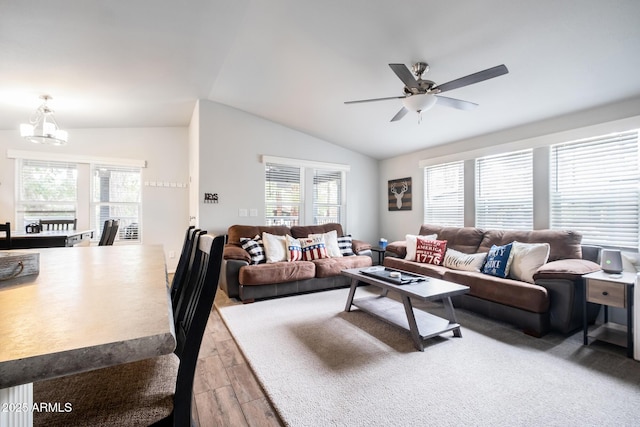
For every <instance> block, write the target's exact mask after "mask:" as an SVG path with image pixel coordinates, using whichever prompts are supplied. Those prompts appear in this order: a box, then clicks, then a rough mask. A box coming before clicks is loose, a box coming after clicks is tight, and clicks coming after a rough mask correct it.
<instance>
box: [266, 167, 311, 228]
mask: <svg viewBox="0 0 640 427" xmlns="http://www.w3.org/2000/svg"><path fill="white" fill-rule="evenodd" d="M300 169H301V168H300V167H296V166H288V165H280V164H275V163H266V164H265V220H266V225H285V226H287V227H291V226H293V225H298V224H299V223H300V214H301V208H302V205H301V200H302V194H301V188H302V181H301V174H300Z"/></svg>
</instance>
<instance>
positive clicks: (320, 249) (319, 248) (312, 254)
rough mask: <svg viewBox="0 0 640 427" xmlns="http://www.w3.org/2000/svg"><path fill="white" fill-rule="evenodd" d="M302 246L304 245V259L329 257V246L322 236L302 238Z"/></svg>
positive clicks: (311, 259)
mask: <svg viewBox="0 0 640 427" xmlns="http://www.w3.org/2000/svg"><path fill="white" fill-rule="evenodd" d="M300 246H302V259H304V260H305V261H313V260H314V259H323V258H329V254H328V253H327V246H326V245H325V244H324V239H322V237H311V238H309V237H308V238H306V239H300Z"/></svg>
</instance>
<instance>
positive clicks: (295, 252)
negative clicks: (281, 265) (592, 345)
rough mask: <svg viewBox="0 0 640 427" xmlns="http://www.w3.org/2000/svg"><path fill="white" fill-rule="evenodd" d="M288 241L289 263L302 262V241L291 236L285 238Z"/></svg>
mask: <svg viewBox="0 0 640 427" xmlns="http://www.w3.org/2000/svg"><path fill="white" fill-rule="evenodd" d="M285 238H286V240H287V261H289V262H293V261H301V260H302V246H301V245H300V240H298V239H296V238H293V237H291V236H289V235H288V234H287V235H286V236H285Z"/></svg>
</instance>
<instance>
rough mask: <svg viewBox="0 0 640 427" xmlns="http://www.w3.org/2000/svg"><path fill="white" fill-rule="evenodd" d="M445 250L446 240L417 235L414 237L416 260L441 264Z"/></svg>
mask: <svg viewBox="0 0 640 427" xmlns="http://www.w3.org/2000/svg"><path fill="white" fill-rule="evenodd" d="M446 251H447V241H446V240H433V239H429V238H424V237H420V236H418V238H417V239H416V259H415V260H416V261H418V262H423V263H425V264H433V265H441V264H442V261H443V260H444V254H445V252H446Z"/></svg>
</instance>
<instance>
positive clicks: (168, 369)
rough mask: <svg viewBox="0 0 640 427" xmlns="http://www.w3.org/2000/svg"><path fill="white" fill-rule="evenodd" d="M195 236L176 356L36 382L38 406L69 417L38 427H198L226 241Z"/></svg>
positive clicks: (37, 421)
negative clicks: (197, 399)
mask: <svg viewBox="0 0 640 427" xmlns="http://www.w3.org/2000/svg"><path fill="white" fill-rule="evenodd" d="M203 233H205V232H198V233H197V234H196V235H195V238H194V241H193V244H194V246H195V251H194V256H193V262H192V263H191V265H190V266H188V269H187V273H186V275H187V277H186V278H185V281H184V283H183V286H181V287H180V288H179V290H178V291H177V292H176V295H175V296H176V299H177V304H176V309H175V310H174V326H175V333H176V341H177V345H176V349H175V351H174V353H173V354H170V355H166V356H159V357H154V358H151V359H145V360H142V361H139V362H134V363H127V364H125V365H117V366H112V367H109V368H104V369H98V370H95V371H90V372H86V373H82V374H77V375H70V376H66V377H61V378H56V379H52V380H46V381H40V382H35V383H34V384H33V398H34V402H65V403H66V402H68V403H69V404H70V405H72V407H73V410H72V411H69V412H64V411H60V412H46V411H44V412H37V413H34V417H33V424H34V426H53V427H55V426H70V425H73V426H95V425H114V426H116V425H117V426H125V425H126V426H138V425H139V426H147V425H155V426H180V427H183V426H193V425H194V422H193V418H192V415H191V406H192V399H193V382H194V376H195V370H196V364H197V361H198V353H199V351H200V344H201V343H202V337H203V335H204V331H205V328H206V326H207V320H208V318H209V314H210V312H211V308H212V306H213V301H214V299H215V295H216V290H217V289H218V280H219V277H220V269H221V266H222V251H223V248H224V241H225V237H224V236H217V237H213V236H210V235H207V234H203Z"/></svg>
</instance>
